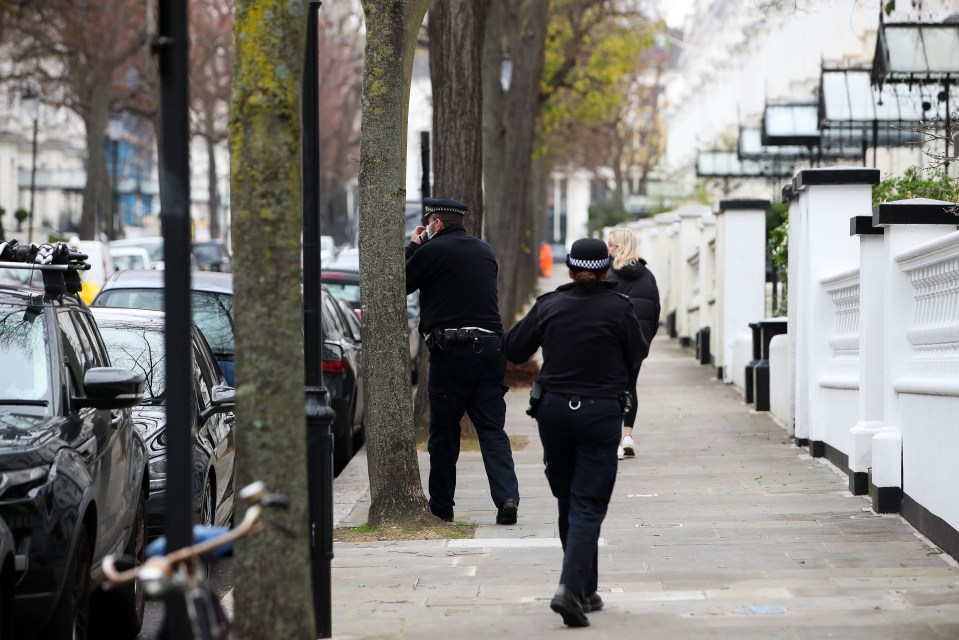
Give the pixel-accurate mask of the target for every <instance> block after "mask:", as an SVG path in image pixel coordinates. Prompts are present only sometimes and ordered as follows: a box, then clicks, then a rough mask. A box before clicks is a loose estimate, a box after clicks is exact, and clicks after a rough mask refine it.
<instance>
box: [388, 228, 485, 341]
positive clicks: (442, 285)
mask: <svg viewBox="0 0 959 640" xmlns="http://www.w3.org/2000/svg"><path fill="white" fill-rule="evenodd" d="M498 270H499V268H498V267H497V264H496V256H495V255H493V249H492V248H491V247H490V246H489V245H488V244H487V243H486V242H484V241H483V240H480V239H479V238H474V237H473V236H471V235H469V234H467V233H466V228H465V227H464V226H463V225H459V224H456V225H450V226H448V227H446V228H444V229H443V230H442V231H440V232H439V233H437V234H436V235H435V236H433V237H432V238H431V239H429V240H427V241H426V242H424V243H422V244H416V243H414V242H410V243H409V244H408V245H407V247H406V293H407V295H409V294H411V293H413V292H414V291H416V290H417V289H419V290H420V333H423V334H426V333H429V332H430V331H432V330H433V329H456V328H461V327H480V328H481V329H489V330H490V331H496V332H502V331H503V321H502V320H501V319H500V315H499V296H498V295H497V290H496V274H497V272H498Z"/></svg>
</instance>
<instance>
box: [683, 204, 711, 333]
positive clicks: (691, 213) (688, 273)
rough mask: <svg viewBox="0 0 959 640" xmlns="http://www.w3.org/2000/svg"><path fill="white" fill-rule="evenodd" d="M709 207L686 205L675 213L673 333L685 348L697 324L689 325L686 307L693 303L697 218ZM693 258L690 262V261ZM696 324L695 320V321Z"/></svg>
mask: <svg viewBox="0 0 959 640" xmlns="http://www.w3.org/2000/svg"><path fill="white" fill-rule="evenodd" d="M709 213H710V211H709V208H708V207H706V206H704V205H687V206H684V207H680V208H679V209H678V210H677V211H676V215H678V216H679V238H678V240H679V255H678V256H677V258H678V265H679V273H678V277H679V280H678V285H679V292H680V296H679V298H678V299H677V301H676V303H677V306H676V333H677V334H678V335H679V344H680V345H682V346H684V347H688V346H689V345H690V344H691V343H692V341H693V340H694V339H695V337H696V331H697V330H698V329H699V327H698V326H696V327H694V326H692V324H693V323H692V322H691V318H690V307H691V305H693V304H695V303H694V300H693V298H694V296H695V291H694V288H695V284H696V279H697V278H696V274H697V271H698V268H699V267H698V265H697V264H695V255H696V252H697V251H698V250H699V235H700V233H699V229H698V227H697V225H698V222H699V220H700V219H701V218H702V217H703V216H705V215H709ZM690 260H693V261H694V262H690ZM696 324H697V325H698V322H696Z"/></svg>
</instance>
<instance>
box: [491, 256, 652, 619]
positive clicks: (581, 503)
mask: <svg viewBox="0 0 959 640" xmlns="http://www.w3.org/2000/svg"><path fill="white" fill-rule="evenodd" d="M566 265H567V266H568V267H569V276H570V278H571V279H572V280H573V282H571V283H568V284H565V285H562V286H560V287H559V288H558V289H556V291H553V292H551V293H547V294H545V295H543V296H540V297H539V299H537V301H536V304H534V305H533V308H532V309H530V312H529V313H528V314H527V316H526V317H525V318H523V319H522V320H521V321H520V322H519V323H518V324H516V325H515V326H514V327H513V328H512V329H511V330H510V331H509V332H508V333H507V334H506V335H505V336H504V337H503V351H504V352H505V353H506V358H507V359H508V360H509V361H511V362H515V363H519V362H525V361H526V360H528V359H529V358H530V356H532V355H533V354H534V353H535V352H536V350H537V349H539V348H540V347H542V349H543V366H542V368H541V369H540V375H539V381H538V384H539V385H541V387H542V396H541V399H540V400H539V403H538V405H537V406H536V407H535V418H536V420H537V422H538V423H539V435H540V439H541V440H542V442H543V452H544V461H545V463H546V478H547V479H548V480H549V486H550V489H551V490H552V492H553V495H554V496H555V497H556V500H557V502H558V503H559V535H560V540H561V541H562V543H563V572H562V575H561V577H560V585H559V588H558V589H557V590H556V594H555V595H554V596H553V599H552V601H551V602H550V607H551V608H552V609H553V611H556V612H557V613H559V614H560V615H561V616H563V622H565V623H566V624H567V625H569V626H571V627H585V626H587V625H588V624H589V620H588V619H587V618H586V613H587V612H589V611H597V610H599V609H601V608H602V606H603V601H602V599H601V598H600V597H599V595H598V594H597V593H596V583H597V559H598V543H599V532H600V527H601V525H602V523H603V518H605V517H606V510H607V507H608V506H609V499H610V496H611V495H612V492H613V483H614V482H615V481H616V465H617V460H616V447H617V446H618V445H619V439H620V435H621V434H620V429H621V428H622V425H623V408H624V407H623V405H622V404H621V402H622V401H623V397H624V395H625V391H626V386H627V383H628V380H629V372H630V371H631V370H632V369H633V368H634V367H635V366H636V365H637V363H636V362H635V360H636V358H637V357H638V354H640V353H642V352H643V351H644V349H643V348H642V345H643V344H644V342H645V338H644V337H643V333H642V329H641V328H640V325H639V321H638V320H637V319H636V316H635V314H633V309H632V306H631V305H630V303H629V299H628V298H627V297H626V296H623V295H621V294H618V293H614V292H613V291H612V290H610V289H609V287H608V286H607V284H606V282H605V280H606V276H607V270H608V269H609V265H610V258H609V253H608V252H607V248H606V244H605V243H604V242H603V241H602V240H597V239H593V238H583V239H581V240H577V241H576V242H574V243H573V246H572V248H571V249H570V252H569V255H568V256H567V258H566ZM535 395H536V394H535V393H534V394H533V396H535ZM532 399H533V398H532V396H531V401H532Z"/></svg>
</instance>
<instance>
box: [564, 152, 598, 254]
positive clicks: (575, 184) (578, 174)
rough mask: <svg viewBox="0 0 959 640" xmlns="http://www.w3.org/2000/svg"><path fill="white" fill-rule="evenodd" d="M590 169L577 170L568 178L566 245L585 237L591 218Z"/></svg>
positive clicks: (569, 245) (568, 245)
mask: <svg viewBox="0 0 959 640" xmlns="http://www.w3.org/2000/svg"><path fill="white" fill-rule="evenodd" d="M591 178H592V174H591V173H590V172H589V171H583V170H576V171H574V172H573V173H571V174H567V179H566V247H567V248H569V247H571V246H572V244H573V243H574V242H575V241H576V240H578V239H580V238H585V237H586V235H587V233H588V231H587V226H586V223H587V221H588V220H589V201H590V179H591Z"/></svg>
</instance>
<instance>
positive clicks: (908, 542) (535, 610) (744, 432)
mask: <svg viewBox="0 0 959 640" xmlns="http://www.w3.org/2000/svg"><path fill="white" fill-rule="evenodd" d="M713 374H714V370H713V368H712V367H703V366H700V365H698V364H697V362H696V361H695V359H694V358H693V354H692V352H691V351H690V350H689V349H683V348H681V347H679V345H678V344H677V343H676V341H672V340H669V339H668V338H667V337H665V336H662V337H657V339H656V340H655V341H654V343H653V349H652V353H651V355H650V358H649V359H648V360H647V362H646V364H644V366H643V371H642V373H641V375H640V389H639V424H638V425H637V430H636V434H637V436H638V438H637V439H638V444H639V446H638V450H637V455H636V457H635V458H632V459H626V460H623V461H621V462H620V465H619V471H618V474H617V480H616V489H615V493H614V496H613V500H612V503H611V505H610V511H609V515H608V517H607V518H606V521H605V523H604V526H603V531H602V536H603V546H602V547H600V553H599V556H600V559H599V565H600V594H601V595H602V597H603V599H604V600H605V602H606V607H605V609H604V610H602V611H600V612H596V613H593V614H590V616H589V618H590V621H591V626H590V627H587V628H584V629H567V628H565V627H564V626H563V624H562V621H561V619H560V617H559V616H557V615H556V614H555V613H553V612H552V611H550V609H549V606H548V603H549V598H550V597H551V595H552V593H553V591H554V589H555V587H556V583H557V581H558V579H559V573H560V564H561V561H562V552H561V549H560V547H559V543H558V540H557V531H556V505H555V501H554V499H553V498H552V496H551V495H550V493H549V487H548V485H547V483H546V479H545V476H544V475H543V464H542V448H541V446H540V444H539V438H538V435H537V432H536V424H535V422H534V421H532V420H530V419H529V418H528V417H527V416H526V415H525V413H524V410H525V408H526V402H527V392H526V390H523V389H513V390H511V391H510V392H509V393H508V394H507V396H506V399H507V431H508V432H509V433H510V435H518V436H529V445H528V446H527V447H526V448H525V449H523V450H522V451H517V452H515V454H514V456H515V461H516V469H517V475H518V477H519V483H520V491H521V501H520V507H519V520H518V522H517V524H516V525H515V526H507V527H504V526H497V525H495V524H494V520H495V508H494V506H493V504H492V502H491V500H490V498H489V486H488V484H487V481H486V476H485V473H484V472H483V466H482V459H481V456H480V454H479V453H475V452H464V453H463V454H461V456H460V461H459V465H458V474H459V476H458V483H457V494H456V507H455V512H456V519H457V520H459V521H469V522H475V523H476V524H477V525H479V526H478V527H477V529H476V538H475V539H474V540H455V541H446V540H438V541H437V540H430V541H403V542H376V543H348V544H347V543H336V544H335V547H334V553H335V557H334V560H333V602H332V604H333V634H334V637H335V638H340V639H342V640H347V639H351V638H426V639H428V638H437V639H439V638H444V639H445V638H451V637H453V638H457V639H458V640H459V639H469V638H493V637H499V638H523V639H530V638H543V637H550V636H553V635H556V634H564V635H563V636H562V637H571V636H576V637H578V638H627V637H639V638H655V639H664V640H670V639H677V640H679V639H682V640H697V639H700V638H703V639H705V638H709V639H730V640H752V639H754V638H755V639H759V638H762V639H769V638H783V639H789V640H814V639H820V638H843V639H844V640H856V639H864V640H886V639H889V640H893V639H901V640H924V639H927V638H928V639H930V640H942V639H946V638H949V639H952V640H955V639H957V638H959V568H957V564H956V562H955V560H954V559H953V558H951V557H949V556H948V555H946V554H944V553H942V551H941V550H939V549H938V548H937V547H935V545H932V544H931V543H930V542H929V541H928V540H927V539H926V538H924V537H923V536H921V535H919V534H918V533H917V532H916V531H915V530H914V529H913V528H912V527H911V526H910V525H909V524H908V523H907V522H905V521H904V520H903V519H902V518H900V517H899V516H897V515H894V514H892V515H890V514H886V515H878V514H875V513H873V512H872V510H871V508H870V503H869V501H868V499H867V498H865V497H861V496H853V495H851V494H850V493H849V492H848V491H847V489H846V487H847V484H848V481H847V479H846V477H845V476H844V475H843V474H842V473H841V472H839V471H838V470H837V469H836V468H835V467H833V466H832V465H831V464H829V463H828V462H825V461H824V460H821V459H814V458H811V457H810V456H809V455H808V452H807V451H806V450H804V449H799V448H796V447H795V446H794V445H793V444H792V442H791V440H790V439H789V438H788V437H787V436H786V434H785V432H784V431H783V429H782V428H781V427H780V426H779V425H777V424H776V423H775V421H773V420H772V419H771V418H770V417H769V416H768V415H766V414H765V413H761V412H759V413H757V412H755V411H751V410H750V408H749V407H748V406H747V405H745V404H744V403H743V399H742V395H741V394H740V393H738V392H737V390H736V389H734V388H733V387H731V386H727V385H725V384H723V383H722V382H720V381H717V380H715V379H714V378H712V375H713ZM419 460H420V467H421V474H422V478H423V480H424V483H425V481H426V478H427V473H428V459H427V457H426V455H425V454H421V455H420V458H419ZM366 475H367V468H366V458H365V452H364V451H361V452H360V454H359V455H358V456H357V457H356V459H355V460H354V461H353V462H351V463H350V465H349V466H348V467H347V469H346V470H345V471H344V472H343V474H341V475H340V477H338V478H337V481H336V482H335V483H334V491H335V494H334V496H335V497H334V501H335V503H336V504H335V505H334V511H335V513H334V518H335V520H336V522H337V524H338V525H340V526H355V525H359V524H363V523H365V522H366V514H367V513H368V511H369V499H370V496H369V491H368V484H367V480H366Z"/></svg>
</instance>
